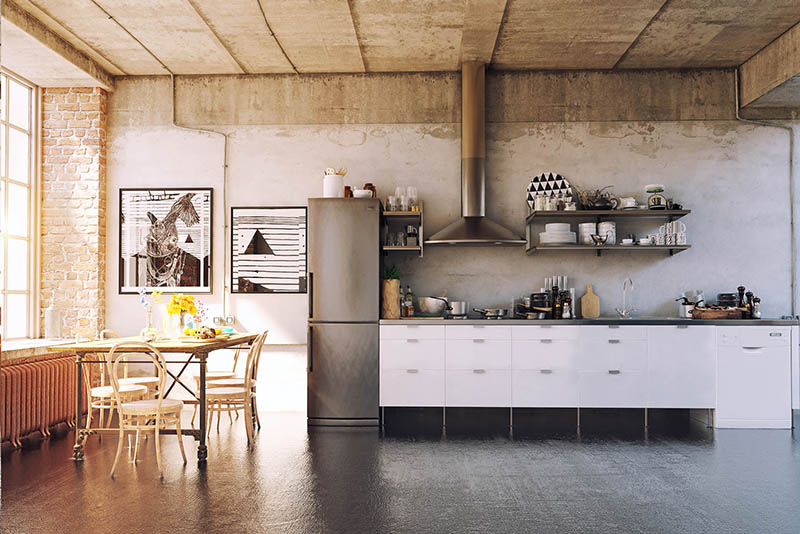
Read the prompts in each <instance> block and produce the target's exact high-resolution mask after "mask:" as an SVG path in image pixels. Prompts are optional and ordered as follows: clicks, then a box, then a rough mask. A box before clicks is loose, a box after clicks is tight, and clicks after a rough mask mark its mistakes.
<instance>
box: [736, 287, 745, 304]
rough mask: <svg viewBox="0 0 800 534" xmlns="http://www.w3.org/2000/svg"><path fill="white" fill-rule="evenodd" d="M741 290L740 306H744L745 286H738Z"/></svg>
mask: <svg viewBox="0 0 800 534" xmlns="http://www.w3.org/2000/svg"><path fill="white" fill-rule="evenodd" d="M736 289H737V290H738V291H739V304H738V307H739V308H742V307H744V286H739V287H737V288H736Z"/></svg>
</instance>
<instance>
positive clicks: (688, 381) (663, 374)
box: [647, 325, 717, 408]
mask: <svg viewBox="0 0 800 534" xmlns="http://www.w3.org/2000/svg"><path fill="white" fill-rule="evenodd" d="M714 328H715V327H713V326H694V325H692V326H687V327H686V328H677V327H675V326H651V327H649V328H648V331H647V343H648V359H647V406H648V407H650V408H714V407H715V406H716V404H715V403H716V397H717V396H716V385H717V380H716V373H717V346H716V335H715V330H714Z"/></svg>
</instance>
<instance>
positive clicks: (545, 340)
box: [539, 339, 553, 343]
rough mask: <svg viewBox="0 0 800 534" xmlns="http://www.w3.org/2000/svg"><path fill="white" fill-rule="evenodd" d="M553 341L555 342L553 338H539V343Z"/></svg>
mask: <svg viewBox="0 0 800 534" xmlns="http://www.w3.org/2000/svg"><path fill="white" fill-rule="evenodd" d="M552 342H553V340H552V339H540V340H539V343H552Z"/></svg>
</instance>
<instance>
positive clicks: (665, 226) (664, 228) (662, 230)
mask: <svg viewBox="0 0 800 534" xmlns="http://www.w3.org/2000/svg"><path fill="white" fill-rule="evenodd" d="M671 224H672V223H667V224H662V225H661V226H659V227H658V233H659V234H660V235H664V234H667V233H669V230H670V228H671Z"/></svg>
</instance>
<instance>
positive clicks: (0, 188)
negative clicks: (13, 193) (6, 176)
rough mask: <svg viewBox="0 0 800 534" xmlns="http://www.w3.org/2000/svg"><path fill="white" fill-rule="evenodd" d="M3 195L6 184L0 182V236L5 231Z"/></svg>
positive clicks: (4, 197) (4, 199) (4, 200)
mask: <svg viewBox="0 0 800 534" xmlns="http://www.w3.org/2000/svg"><path fill="white" fill-rule="evenodd" d="M5 194H6V183H5V182H0V234H2V233H3V232H5V229H6V220H5V214H6V208H5V206H6V203H5V202H6V196H5Z"/></svg>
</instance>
